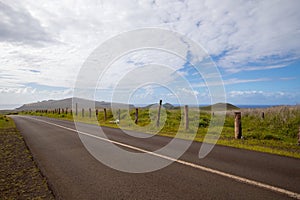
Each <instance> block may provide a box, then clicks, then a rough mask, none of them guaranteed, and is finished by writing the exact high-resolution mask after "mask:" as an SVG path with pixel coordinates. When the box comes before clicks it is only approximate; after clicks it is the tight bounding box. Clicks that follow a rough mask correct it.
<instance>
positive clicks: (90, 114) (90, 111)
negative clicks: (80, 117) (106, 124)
mask: <svg viewBox="0 0 300 200" xmlns="http://www.w3.org/2000/svg"><path fill="white" fill-rule="evenodd" d="M89 117H90V118H91V117H92V109H91V108H89Z"/></svg>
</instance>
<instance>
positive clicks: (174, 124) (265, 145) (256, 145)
mask: <svg viewBox="0 0 300 200" xmlns="http://www.w3.org/2000/svg"><path fill="white" fill-rule="evenodd" d="M240 111H241V112H242V130H243V139H241V140H236V139H234V112H233V111H227V114H226V117H225V122H224V126H223V127H219V128H222V133H221V135H220V138H219V140H218V142H217V144H219V145H225V146H231V147H236V148H243V149H249V150H254V151H260V152H267V153H272V154H278V155H283V156H290V157H295V158H300V147H299V146H298V145H297V140H298V139H297V137H298V133H299V126H300V106H279V107H271V108H265V109H241V110H240ZM262 113H264V118H262ZM24 114H30V115H40V116H48V117H54V118H59V119H67V120H73V116H72V115H71V114H70V113H69V114H65V113H64V114H60V115H59V114H53V113H50V114H49V113H36V112H25V113H24ZM85 116H86V117H82V116H81V115H78V116H77V117H76V121H81V122H86V123H94V124H98V123H99V124H100V125H101V126H108V127H114V128H123V129H128V130H136V131H141V132H145V133H151V134H155V133H158V134H159V135H164V136H168V137H175V136H176V133H177V132H179V134H178V135H177V136H176V137H180V138H183V139H193V140H195V141H199V142H202V141H203V140H204V138H205V135H206V133H207V131H208V127H209V125H210V124H211V123H215V122H216V121H218V120H221V119H219V118H218V114H215V113H211V112H210V111H207V110H205V111H201V112H200V117H199V115H198V112H197V109H193V108H190V109H189V121H190V128H189V130H185V128H184V122H183V121H184V117H183V113H182V112H181V110H180V109H170V110H166V109H162V112H161V125H160V127H159V128H158V127H156V119H157V107H152V108H143V109H139V121H138V125H136V124H135V123H134V118H135V110H131V111H130V112H129V113H128V111H126V110H121V113H120V124H115V123H111V121H114V120H115V118H114V116H118V114H117V111H111V110H107V120H106V121H104V112H103V111H99V115H98V118H97V120H98V121H96V118H95V114H94V113H93V116H92V118H89V117H88V113H85ZM93 119H94V120H93ZM216 128H218V127H216ZM191 133H195V135H194V136H195V137H192V136H193V134H191Z"/></svg>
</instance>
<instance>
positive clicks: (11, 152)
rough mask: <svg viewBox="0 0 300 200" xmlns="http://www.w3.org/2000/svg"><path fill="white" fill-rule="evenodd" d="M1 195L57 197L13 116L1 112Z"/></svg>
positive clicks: (4, 196) (32, 197) (23, 197)
mask: <svg viewBox="0 0 300 200" xmlns="http://www.w3.org/2000/svg"><path fill="white" fill-rule="evenodd" d="M0 199H3V200H4V199H54V197H53V195H52V193H51V192H50V190H49V189H48V186H47V182H46V179H45V178H44V177H42V175H41V173H40V171H39V169H38V168H37V166H36V165H35V162H34V161H33V159H32V156H31V154H30V152H29V150H28V149H27V147H26V145H25V142H24V140H23V138H22V136H21V135H20V133H19V132H18V131H17V129H16V127H15V125H14V122H13V120H11V119H10V118H8V117H6V116H4V115H0Z"/></svg>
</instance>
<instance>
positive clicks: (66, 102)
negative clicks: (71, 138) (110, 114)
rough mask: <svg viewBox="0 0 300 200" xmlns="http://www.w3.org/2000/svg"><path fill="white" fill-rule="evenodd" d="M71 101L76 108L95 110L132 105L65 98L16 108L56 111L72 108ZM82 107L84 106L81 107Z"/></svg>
mask: <svg viewBox="0 0 300 200" xmlns="http://www.w3.org/2000/svg"><path fill="white" fill-rule="evenodd" d="M72 101H74V102H77V103H78V107H80V108H82V107H93V105H95V107H96V108H110V107H112V106H113V107H115V108H128V106H129V107H130V108H133V107H134V106H133V105H127V104H122V103H109V102H105V101H95V104H94V102H93V101H91V100H87V99H80V98H67V99H61V100H47V101H41V102H35V103H30V104H24V105H23V106H21V107H19V108H16V110H17V111H21V110H43V109H57V108H72ZM82 105H84V106H82Z"/></svg>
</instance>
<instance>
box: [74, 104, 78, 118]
mask: <svg viewBox="0 0 300 200" xmlns="http://www.w3.org/2000/svg"><path fill="white" fill-rule="evenodd" d="M75 115H76V116H77V115H78V105H77V103H76V104H75Z"/></svg>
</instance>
